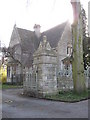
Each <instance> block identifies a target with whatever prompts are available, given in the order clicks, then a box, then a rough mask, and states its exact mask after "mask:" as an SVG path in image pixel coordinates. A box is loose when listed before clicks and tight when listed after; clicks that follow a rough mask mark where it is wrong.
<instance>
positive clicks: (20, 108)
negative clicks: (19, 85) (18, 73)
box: [2, 89, 88, 118]
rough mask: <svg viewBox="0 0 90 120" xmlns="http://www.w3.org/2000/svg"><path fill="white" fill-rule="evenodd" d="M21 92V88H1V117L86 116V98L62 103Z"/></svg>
mask: <svg viewBox="0 0 90 120" xmlns="http://www.w3.org/2000/svg"><path fill="white" fill-rule="evenodd" d="M21 93H22V89H7V90H3V95H2V101H3V104H2V113H3V114H2V116H3V118H88V100H86V101H82V102H77V103H64V102H56V101H49V100H43V99H37V98H31V97H24V96H21V95H20V94H21Z"/></svg>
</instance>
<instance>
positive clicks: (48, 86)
mask: <svg viewBox="0 0 90 120" xmlns="http://www.w3.org/2000/svg"><path fill="white" fill-rule="evenodd" d="M33 57H34V61H33V73H32V77H31V79H30V78H29V82H28V85H26V86H25V82H24V92H25V90H26V92H27V91H28V93H29V94H30V93H31V94H33V95H35V96H39V97H40V96H41V97H44V96H45V95H46V94H52V93H53V94H54V93H56V92H57V77H56V69H57V55H56V52H55V51H54V50H53V49H52V48H51V46H50V44H49V42H48V41H47V38H46V36H44V37H43V41H42V42H40V45H39V48H38V49H37V51H36V52H35V53H34V55H33ZM33 75H34V76H35V77H34V79H32V78H33ZM30 81H31V82H30ZM34 81H35V82H34ZM26 83H27V82H26ZM32 83H34V84H32ZM31 84H32V85H31ZM30 86H31V87H30ZM33 86H34V87H33ZM28 88H29V89H28Z"/></svg>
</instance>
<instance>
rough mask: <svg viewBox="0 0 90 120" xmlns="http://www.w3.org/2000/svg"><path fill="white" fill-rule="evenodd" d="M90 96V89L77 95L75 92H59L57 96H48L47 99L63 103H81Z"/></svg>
mask: <svg viewBox="0 0 90 120" xmlns="http://www.w3.org/2000/svg"><path fill="white" fill-rule="evenodd" d="M89 96H90V89H89V90H88V91H87V92H85V93H82V94H77V93H75V92H74V91H59V92H58V93H57V94H55V95H46V96H45V98H46V99H50V100H56V101H63V102H79V101H82V100H86V99H88V98H89Z"/></svg>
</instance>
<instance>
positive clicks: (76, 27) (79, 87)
mask: <svg viewBox="0 0 90 120" xmlns="http://www.w3.org/2000/svg"><path fill="white" fill-rule="evenodd" d="M71 4H72V7H73V15H74V22H73V24H72V37H73V43H72V44H73V60H72V71H73V83H74V90H75V92H77V93H82V92H84V91H86V85H85V77H84V64H83V30H82V28H83V23H82V13H81V5H80V2H79V1H78V2H77V1H75V0H74V2H73V0H71Z"/></svg>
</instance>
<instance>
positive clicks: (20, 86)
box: [0, 84, 22, 89]
mask: <svg viewBox="0 0 90 120" xmlns="http://www.w3.org/2000/svg"><path fill="white" fill-rule="evenodd" d="M10 88H22V85H11V84H0V89H10Z"/></svg>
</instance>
